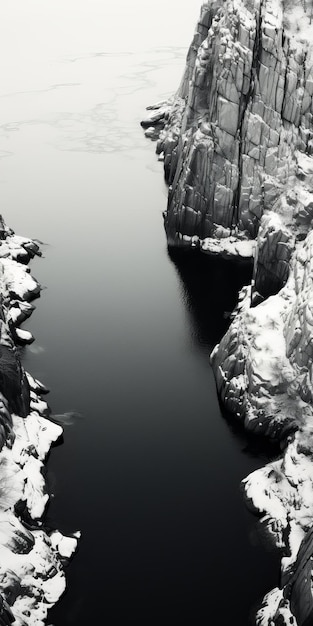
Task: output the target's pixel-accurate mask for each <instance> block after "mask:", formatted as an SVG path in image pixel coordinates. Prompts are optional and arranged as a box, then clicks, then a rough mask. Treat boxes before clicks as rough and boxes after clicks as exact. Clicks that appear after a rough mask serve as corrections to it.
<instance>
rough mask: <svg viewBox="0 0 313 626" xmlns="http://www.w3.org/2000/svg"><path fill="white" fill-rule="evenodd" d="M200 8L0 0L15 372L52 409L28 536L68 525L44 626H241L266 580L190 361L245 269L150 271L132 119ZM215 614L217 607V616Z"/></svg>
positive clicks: (186, 265)
mask: <svg viewBox="0 0 313 626" xmlns="http://www.w3.org/2000/svg"><path fill="white" fill-rule="evenodd" d="M200 5H201V1H199V2H193V3H191V2H182V1H181V0H172V1H171V3H168V2H166V1H165V0H160V1H159V2H158V3H157V4H156V3H155V2H152V1H150V0H145V1H143V0H142V1H140V0H134V2H126V0H121V1H120V2H119V3H111V2H105V1H102V2H101V1H100V0H88V1H87V0H77V1H76V2H73V0H68V2H65V3H64V1H63V2H61V0H54V1H53V2H52V0H47V1H46V2H45V3H42V2H40V1H39V0H29V2H27V3H24V2H22V0H14V2H12V3H10V5H9V6H7V7H6V9H5V12H4V13H5V14H4V15H3V16H2V23H1V25H0V41H1V46H2V48H3V50H2V51H1V54H0V59H1V61H0V65H1V66H2V67H1V71H0V75H1V81H0V105H1V125H0V136H1V137H0V138H1V142H0V157H1V168H0V192H1V198H2V202H1V204H2V212H3V214H4V216H5V218H6V220H7V222H8V223H9V225H10V226H11V227H13V228H14V229H15V230H16V232H18V233H19V234H23V235H29V236H33V237H36V238H38V239H40V240H41V241H42V242H43V246H42V249H43V252H44V258H43V259H40V260H36V261H35V262H33V266H32V270H33V273H34V275H35V276H36V277H37V278H38V280H39V281H40V282H41V284H42V285H43V286H46V287H47V289H44V290H43V292H42V295H41V298H40V300H38V301H37V310H36V311H35V313H34V315H33V317H32V318H31V320H29V321H28V323H27V324H26V327H27V328H29V329H30V330H31V331H32V332H33V333H34V335H35V336H36V339H37V340H36V342H35V344H33V345H32V346H30V347H29V348H27V350H26V351H25V366H26V368H27V369H29V371H30V372H31V373H32V374H33V375H34V376H36V377H38V378H39V379H41V380H42V381H43V382H44V383H45V384H46V385H48V386H49V387H50V388H51V393H50V397H49V402H50V405H51V408H52V411H53V412H54V413H63V412H64V411H69V410H73V411H76V412H78V413H79V414H81V417H80V418H77V419H76V420H74V423H73V424H68V425H65V427H64V443H63V444H62V445H59V446H57V447H55V448H54V449H53V450H52V453H51V455H50V458H49V462H48V468H47V480H48V484H49V488H50V490H51V492H52V498H51V504H50V506H49V509H48V511H47V521H48V523H51V524H52V525H55V526H57V527H59V528H60V529H61V530H63V531H64V532H67V531H73V530H76V529H80V530H81V531H82V540H81V543H80V547H79V551H78V553H77V555H76V556H75V558H74V560H73V562H72V563H71V565H70V567H69V568H68V572H67V576H68V592H67V593H66V594H65V596H64V597H63V599H62V600H61V601H60V603H59V604H58V605H57V607H56V608H55V609H54V610H53V611H51V616H50V621H49V620H48V623H50V624H54V625H55V626H70V625H75V626H85V625H86V624H96V623H97V624H105V625H106V626H115V625H116V626H117V625H118V626H122V625H123V626H124V625H125V624H128V623H135V624H138V625H143V624H144V625H145V626H156V625H158V626H161V625H165V626H167V625H171V626H178V625H179V626H180V625H184V624H186V625H190V626H205V625H209V624H211V623H213V620H214V623H215V624H218V626H226V625H227V626H229V625H233V624H234V625H237V624H238V626H247V625H248V624H249V620H250V616H251V614H253V611H254V609H255V606H256V603H257V602H258V601H259V600H260V599H261V597H262V595H263V594H264V593H265V592H266V591H267V590H268V589H270V588H271V586H273V585H275V584H277V582H278V567H277V560H276V559H275V558H274V556H273V554H272V553H269V552H267V551H266V550H265V547H264V546H263V545H262V540H261V538H260V536H259V534H258V533H257V530H256V528H257V523H256V520H255V518H254V517H253V516H252V515H251V514H250V513H249V512H248V511H247V510H246V508H245V506H244V504H243V501H242V497H241V494H240V481H241V480H242V478H244V477H245V476H246V475H247V474H248V473H249V472H251V471H252V470H253V469H255V468H256V467H259V466H260V465H261V464H262V463H263V460H264V458H262V456H263V457H264V455H262V454H261V453H260V452H258V453H256V447H255V445H251V442H249V441H248V440H247V438H246V437H245V435H244V434H243V433H242V432H240V431H239V432H238V430H237V429H236V430H234V428H232V427H231V426H230V425H229V424H228V423H227V421H226V420H225V419H224V418H223V417H222V415H221V411H220V408H219V405H218V400H217V397H216V391H215V384H214V379H213V374H212V371H211V368H210V365H209V359H208V354H209V352H210V349H211V347H212V346H213V345H215V343H216V342H217V341H218V340H219V338H220V336H221V335H222V333H223V331H224V329H225V327H226V324H227V312H229V311H230V310H231V309H232V307H233V305H234V303H235V300H236V292H237V289H238V288H239V286H240V285H241V284H242V283H243V282H245V281H246V280H247V279H248V274H249V271H250V270H249V269H247V268H245V269H243V268H239V267H235V266H231V265H230V264H225V263H223V262H217V261H212V260H210V259H208V258H206V257H204V256H203V257H199V256H193V257H192V258H191V257H190V258H189V257H183V258H181V257H180V256H179V257H175V258H171V257H170V256H169V255H168V252H167V248H166V243H165V235H164V232H163V225H162V219H161V212H162V210H164V208H165V205H166V188H165V186H164V184H163V178H162V166H161V164H160V163H158V162H157V160H156V157H155V155H154V147H153V145H152V144H151V143H149V142H148V141H147V140H145V138H144V137H143V135H142V131H141V128H140V126H139V122H140V119H141V117H142V116H143V115H144V107H145V106H146V105H147V104H149V103H153V102H155V101H158V100H160V99H162V98H164V97H166V96H167V95H169V94H170V93H171V91H172V90H173V89H175V87H176V86H177V85H178V84H179V80H180V76H181V72H182V70H183V65H184V57H185V54H186V49H187V46H188V44H189V41H190V39H191V36H192V33H193V28H194V24H195V21H196V18H197V15H198V12H199V7H200ZM221 598H222V599H223V600H222V601H221Z"/></svg>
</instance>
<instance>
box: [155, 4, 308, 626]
mask: <svg viewBox="0 0 313 626" xmlns="http://www.w3.org/2000/svg"><path fill="white" fill-rule="evenodd" d="M311 42H313V24H312V7H310V6H309V5H307V3H305V2H301V1H300V0H295V2H294V3H290V2H288V1H287V0H284V1H283V2H281V1H280V0H278V1H277V2H274V1H272V0H260V2H253V1H252V0H246V1H244V0H242V1H241V0H226V1H225V2H222V1H212V2H207V3H205V4H204V5H203V8H202V12H201V16H200V20H199V24H198V26H197V29H196V34H195V36H194V39H193V42H192V45H191V47H190V50H189V53H188V57H187V67H186V71H185V74H184V77H183V80H182V82H181V85H180V88H179V90H178V92H177V94H176V96H175V97H174V98H173V100H172V101H171V102H168V103H163V105H162V107H161V108H159V109H158V129H159V130H160V128H161V127H162V129H161V131H160V132H159V140H158V144H157V152H158V153H159V154H161V155H162V157H163V158H164V169H165V176H166V179H167V181H168V183H169V196H168V206H167V210H166V211H165V213H164V220H165V229H166V234H167V240H168V244H169V245H170V246H185V247H190V246H191V247H194V246H199V247H200V249H202V251H203V252H207V253H211V254H212V253H214V254H223V255H224V256H228V257H231V256H245V257H249V256H250V257H251V260H252V258H253V259H254V260H253V262H254V273H253V280H252V284H251V285H249V286H247V287H245V288H244V289H243V290H242V292H241V293H240V296H239V302H238V306H237V308H236V310H235V312H234V315H233V322H232V324H231V325H230V328H229V330H228V332H227V333H226V335H225V336H224V337H223V339H222V341H221V342H220V344H219V345H218V346H216V347H215V349H214V351H213V353H212V356H211V360H212V365H213V369H214V372H215V376H216V383H217V388H218V391H219V394H220V397H221V400H222V401H223V402H224V404H225V405H226V407H227V408H228V409H229V410H230V411H231V412H232V413H233V414H234V416H235V417H236V419H238V420H241V421H242V422H243V423H244V425H245V427H246V428H247V429H249V430H253V431H254V432H256V433H261V434H263V435H267V436H269V437H271V438H275V439H276V440H279V441H280V442H281V447H282V451H283V452H282V456H281V458H279V459H277V461H275V462H272V463H270V464H268V465H267V466H266V467H264V468H262V469H260V470H257V471H256V472H254V473H253V474H251V475H250V476H248V477H247V479H246V480H245V481H244V489H245V494H246V497H247V499H248V500H249V501H250V504H251V505H252V506H254V508H255V510H256V511H257V512H258V513H259V514H260V515H261V518H262V521H263V523H264V524H265V525H266V527H267V529H268V531H269V532H270V534H271V536H272V538H273V541H274V542H275V544H276V546H277V548H278V549H279V550H281V555H282V561H281V564H282V566H281V579H280V581H279V585H278V586H277V588H275V589H274V590H272V591H271V592H270V593H269V594H268V595H267V596H266V597H265V598H264V602H263V605H262V607H261V608H260V610H259V611H258V614H257V616H256V623H257V624H258V625H259V626H273V625H277V626H278V625H279V626H281V625H284V624H286V625H287V624H298V626H309V625H310V624H313V572H312V563H313V541H312V532H313V531H312V529H313V360H312V357H313V299H312V287H313V283H312V281H313V265H312V259H313V233H312V224H313V221H312V220H313V191H312V190H313V157H312V153H313V141H312V133H313V108H312V107H313V104H312V95H313V48H312V43H311ZM154 115H156V113H155V111H154ZM143 125H144V126H150V125H152V126H153V120H152V118H151V117H150V118H147V119H146V120H144V122H143ZM150 130H151V129H150Z"/></svg>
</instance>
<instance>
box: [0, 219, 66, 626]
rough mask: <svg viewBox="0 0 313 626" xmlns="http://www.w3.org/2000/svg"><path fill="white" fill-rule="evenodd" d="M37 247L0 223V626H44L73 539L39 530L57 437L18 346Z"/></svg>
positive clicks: (32, 293) (33, 287)
mask: <svg viewBox="0 0 313 626" xmlns="http://www.w3.org/2000/svg"><path fill="white" fill-rule="evenodd" d="M35 254H39V248H38V246H37V245H36V244H35V243H34V242H33V241H31V240H30V239H26V238H24V237H18V236H16V235H15V234H14V233H13V231H12V230H9V229H8V228H7V227H6V226H5V224H4V222H3V220H2V218H1V217H0V299H1V302H0V468H1V472H0V624H1V625H3V626H6V625H8V624H11V623H14V624H16V626H27V625H28V626H43V624H44V623H45V618H46V617H47V612H48V609H49V608H50V607H51V606H53V604H54V603H55V602H56V601H57V600H58V598H59V597H60V595H61V594H62V593H63V591H64V589H65V577H64V571H63V567H64V565H65V564H66V562H67V561H68V559H69V558H70V557H71V555H72V553H73V552H74V550H75V548H76V545H77V537H78V534H73V536H72V537H64V536H62V535H61V533H59V532H58V531H56V530H51V529H50V530H49V529H48V528H45V526H44V524H43V522H42V519H41V518H42V516H43V513H44V510H45V507H46V505H47V502H48V499H49V496H48V494H47V492H46V489H45V480H44V476H43V473H42V470H43V465H44V460H45V457H46V455H47V453H48V451H49V449H50V446H51V444H52V443H53V442H55V441H56V440H57V439H58V438H59V436H60V435H61V433H62V429H61V427H60V426H58V425H57V424H55V423H53V422H52V421H49V420H48V419H47V416H48V414H49V408H48V405H47V403H46V402H45V401H44V400H43V399H42V395H43V394H44V393H46V392H47V390H46V389H45V387H44V386H43V385H42V384H41V383H40V382H39V381H37V380H35V379H34V378H32V376H30V375H29V374H27V373H26V372H25V371H24V369H23V367H22V365H21V362H20V358H19V350H18V345H21V344H25V343H30V342H31V341H33V337H32V335H31V334H30V333H29V332H28V331H25V330H22V329H21V328H20V324H21V323H22V322H23V321H24V320H25V319H26V318H27V317H28V316H29V315H30V314H31V313H32V311H33V308H34V307H33V305H32V304H31V303H30V300H32V299H33V298H34V297H36V296H38V294H39V292H40V286H39V284H38V283H37V282H36V281H35V280H34V279H33V278H32V277H31V275H30V273H29V268H28V267H27V263H28V261H29V260H30V258H32V257H33V256H34V255H35Z"/></svg>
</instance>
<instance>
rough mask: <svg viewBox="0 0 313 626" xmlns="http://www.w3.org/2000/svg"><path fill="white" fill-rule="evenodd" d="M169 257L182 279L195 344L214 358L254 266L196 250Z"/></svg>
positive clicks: (183, 293) (179, 252) (183, 294)
mask: <svg viewBox="0 0 313 626" xmlns="http://www.w3.org/2000/svg"><path fill="white" fill-rule="evenodd" d="M168 255H169V258H170V260H171V261H172V263H173V264H174V266H175V269H176V271H177V274H178V276H179V278H180V282H181V289H182V299H183V302H184V304H185V307H186V309H187V311H188V313H189V318H190V332H191V335H192V337H193V340H194V342H195V344H197V345H198V346H199V347H200V348H201V350H203V351H205V352H206V353H209V354H210V352H211V351H212V349H213V348H214V346H215V345H216V344H217V343H218V342H219V341H220V339H221V338H222V336H223V335H224V333H225V332H226V330H227V328H228V326H229V315H230V313H231V312H232V310H233V309H234V307H235V305H236V303H237V300H238V292H239V290H240V289H241V288H242V287H243V286H244V285H248V284H249V283H250V281H251V278H252V270H253V266H252V263H251V262H250V261H242V262H241V261H227V260H226V259H222V258H220V257H215V256H211V255H208V254H204V253H203V252H200V251H199V250H194V249H190V250H181V249H178V250H176V249H173V248H168Z"/></svg>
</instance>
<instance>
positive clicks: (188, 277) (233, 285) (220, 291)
mask: <svg viewBox="0 0 313 626" xmlns="http://www.w3.org/2000/svg"><path fill="white" fill-rule="evenodd" d="M168 255H169V258H170V260H171V261H172V263H173V264H174V266H175V269H176V271H177V274H178V276H179V278H180V283H181V290H182V300H183V302H184V305H185V307H186V310H187V312H188V315H189V326H190V333H191V336H192V340H193V342H194V345H195V346H197V347H198V348H199V350H200V351H201V352H202V353H203V354H204V355H205V356H207V357H208V367H210V365H209V355H210V353H211V352H212V350H213V348H214V347H215V345H216V344H217V343H218V342H219V341H220V340H221V339H222V337H223V335H224V334H225V332H226V331H227V329H228V327H229V325H230V313H231V312H232V311H233V309H234V307H235V306H236V304H237V301H238V292H239V291H240V289H241V288H242V287H243V286H244V285H248V284H249V283H250V281H251V278H252V271H253V265H252V263H251V261H242V260H238V261H237V260H235V261H230V260H226V259H222V258H220V257H217V256H211V255H208V254H204V253H203V252H200V251H199V250H193V249H190V250H186V249H184V250H181V249H178V250H177V249H173V248H168ZM220 411H221V414H222V417H223V418H224V419H225V421H226V422H227V424H228V427H229V428H230V430H231V431H232V433H233V434H234V436H235V437H236V439H237V440H238V441H239V442H240V445H241V446H242V452H243V454H247V455H249V456H250V457H253V458H258V459H260V461H264V462H265V463H266V462H269V461H270V460H272V459H274V458H277V456H278V454H279V452H280V448H279V445H278V444H277V443H276V442H274V441H270V440H269V439H268V438H267V437H265V436H261V435H255V434H253V433H251V432H247V431H246V430H245V429H244V426H243V424H242V422H241V421H238V420H236V419H235V417H234V415H233V414H232V413H230V412H229V411H227V410H226V409H225V407H224V406H223V405H222V403H220Z"/></svg>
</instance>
